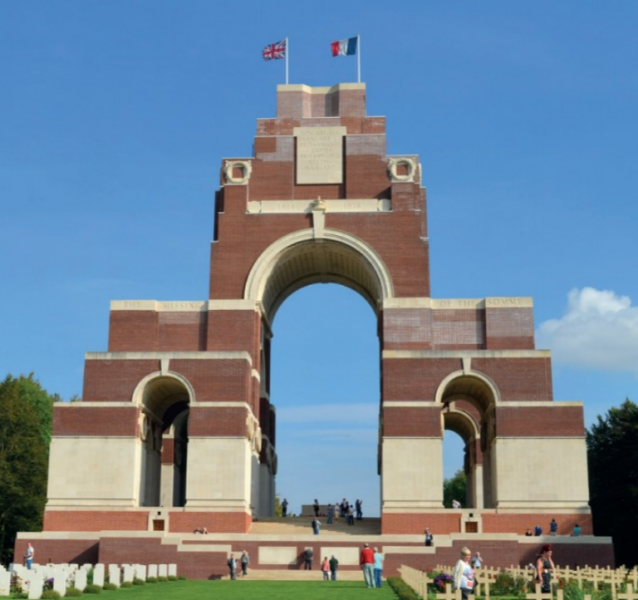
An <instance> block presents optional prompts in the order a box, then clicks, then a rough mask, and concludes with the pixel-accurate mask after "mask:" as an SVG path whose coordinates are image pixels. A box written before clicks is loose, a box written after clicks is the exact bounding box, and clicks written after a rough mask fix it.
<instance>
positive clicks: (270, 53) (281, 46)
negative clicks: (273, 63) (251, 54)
mask: <svg viewBox="0 0 638 600" xmlns="http://www.w3.org/2000/svg"><path fill="white" fill-rule="evenodd" d="M261 55H262V56H263V57H264V60H275V59H277V58H285V57H286V40H281V42H276V43H274V44H268V45H267V46H266V47H265V48H264V49H263V51H262V53H261Z"/></svg>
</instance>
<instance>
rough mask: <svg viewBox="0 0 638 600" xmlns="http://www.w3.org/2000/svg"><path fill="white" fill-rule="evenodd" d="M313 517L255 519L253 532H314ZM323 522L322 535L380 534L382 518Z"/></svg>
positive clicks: (251, 527)
mask: <svg viewBox="0 0 638 600" xmlns="http://www.w3.org/2000/svg"><path fill="white" fill-rule="evenodd" d="M311 521H312V519H307V518H300V517H286V518H285V519H284V518H279V519H276V520H275V519H266V520H259V521H254V522H253V523H252V525H251V526H250V531H249V533H251V534H272V535H308V534H312V527H311V525H310V523H311ZM319 521H320V522H321V533H320V535H322V536H326V535H327V536H330V535H356V536H360V535H365V536H370V535H380V533H381V520H380V519H363V520H362V521H355V524H354V525H348V524H347V523H345V522H343V521H337V522H334V523H331V524H330V525H328V524H327V523H326V522H325V520H321V519H319Z"/></svg>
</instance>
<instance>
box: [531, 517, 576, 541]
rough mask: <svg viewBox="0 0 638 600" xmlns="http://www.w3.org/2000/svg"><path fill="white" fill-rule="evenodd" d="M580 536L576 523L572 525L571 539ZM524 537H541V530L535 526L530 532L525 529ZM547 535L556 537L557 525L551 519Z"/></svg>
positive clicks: (554, 520) (538, 526)
mask: <svg viewBox="0 0 638 600" xmlns="http://www.w3.org/2000/svg"><path fill="white" fill-rule="evenodd" d="M580 534H581V528H580V525H579V524H578V523H576V524H575V525H574V528H573V529H572V533H571V535H572V537H580ZM525 535H526V536H528V537H529V536H541V535H543V528H542V527H541V526H540V525H535V526H534V531H533V532H532V529H531V528H529V527H528V528H527V530H526V531H525ZM549 535H558V523H557V522H556V519H552V520H551V521H550V523H549Z"/></svg>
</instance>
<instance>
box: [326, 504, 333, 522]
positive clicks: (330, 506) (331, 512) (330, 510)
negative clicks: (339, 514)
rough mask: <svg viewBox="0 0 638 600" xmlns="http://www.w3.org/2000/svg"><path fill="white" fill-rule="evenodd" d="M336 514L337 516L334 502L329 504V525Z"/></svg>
mask: <svg viewBox="0 0 638 600" xmlns="http://www.w3.org/2000/svg"><path fill="white" fill-rule="evenodd" d="M334 516H335V507H334V506H333V505H332V504H328V520H327V521H326V523H327V524H328V525H332V520H333V519H334Z"/></svg>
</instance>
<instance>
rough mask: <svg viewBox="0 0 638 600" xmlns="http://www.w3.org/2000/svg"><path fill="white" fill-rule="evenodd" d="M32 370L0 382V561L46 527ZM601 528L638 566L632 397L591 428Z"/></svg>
mask: <svg viewBox="0 0 638 600" xmlns="http://www.w3.org/2000/svg"><path fill="white" fill-rule="evenodd" d="M72 400H77V398H72ZM59 401H62V398H60V396H58V395H57V394H49V393H48V392H47V391H46V390H45V389H44V388H42V386H41V385H40V383H39V381H38V380H37V379H36V378H35V377H34V375H33V373H31V374H30V375H28V376H24V375H21V376H20V377H13V376H12V375H7V377H6V378H5V379H4V381H2V383H0V562H2V563H3V564H8V563H9V562H11V561H12V559H13V549H14V547H15V540H16V534H17V532H19V531H41V530H42V517H43V514H44V505H45V503H46V491H47V490H46V487H47V470H48V463H49V446H50V443H51V429H52V423H53V404H54V403H55V402H59ZM586 436H587V457H588V465H589V488H590V490H589V492H590V505H591V508H592V512H593V519H594V532H595V534H596V535H604V536H612V537H613V540H614V551H615V556H616V563H617V564H618V565H621V564H624V565H626V566H633V565H638V545H637V544H636V540H638V405H636V404H635V403H634V402H632V401H631V400H629V399H627V400H625V402H623V403H622V404H621V405H620V406H619V407H618V408H612V409H610V410H609V411H608V412H607V413H606V414H605V415H603V416H600V415H599V416H598V419H597V421H596V422H595V423H594V424H593V425H592V426H591V428H590V429H589V430H588V431H587V432H586ZM465 486H466V482H465V474H464V473H463V471H459V472H457V473H456V474H455V475H454V477H452V478H450V479H446V480H445V483H444V503H445V505H446V506H448V505H451V501H452V499H453V498H457V499H458V498H465Z"/></svg>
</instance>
